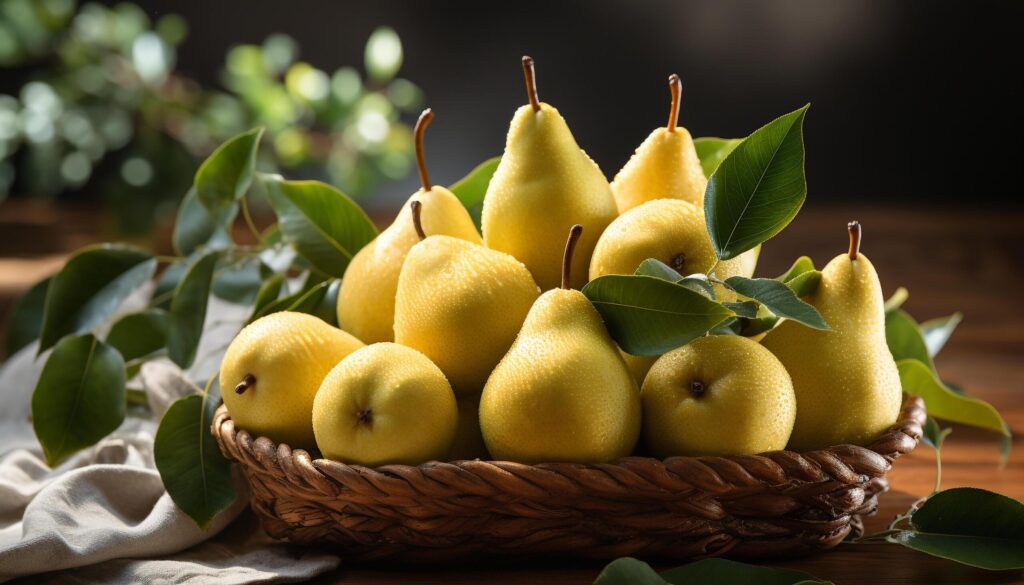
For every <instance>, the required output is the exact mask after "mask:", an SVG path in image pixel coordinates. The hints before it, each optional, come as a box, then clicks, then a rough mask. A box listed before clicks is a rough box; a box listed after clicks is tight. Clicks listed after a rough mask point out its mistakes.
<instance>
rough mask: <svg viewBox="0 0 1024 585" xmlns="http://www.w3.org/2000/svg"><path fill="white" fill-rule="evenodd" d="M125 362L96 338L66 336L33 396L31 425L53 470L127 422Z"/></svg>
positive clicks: (90, 336) (44, 368) (115, 351)
mask: <svg viewBox="0 0 1024 585" xmlns="http://www.w3.org/2000/svg"><path fill="white" fill-rule="evenodd" d="M125 409H126V400H125V373H124V359H122V358H121V355H120V354H119V353H117V350H116V349H114V348H112V347H110V346H109V345H106V344H105V343H103V342H101V341H99V340H97V339H96V338H95V337H94V336H92V335H79V336H68V337H64V338H63V339H61V340H60V342H59V343H57V346H56V347H54V349H53V353H51V354H50V356H49V357H48V358H47V360H46V364H45V365H44V366H43V372H42V374H41V375H40V376H39V382H38V383H37V384H36V389H35V392H33V394H32V426H33V428H34V429H35V432H36V437H37V438H38V439H39V444H40V445H42V447H43V453H44V454H45V455H46V464H47V465H49V466H50V467H53V466H55V465H57V464H58V463H60V462H61V461H63V460H64V459H66V458H67V457H68V456H69V455H71V454H73V453H75V452H77V451H79V450H81V449H84V448H86V447H89V446H91V445H95V444H96V442H97V441H99V440H100V439H102V438H103V437H105V436H107V435H109V434H110V433H111V432H113V431H114V429H116V428H117V427H119V426H121V423H122V422H123V421H124V414H125Z"/></svg>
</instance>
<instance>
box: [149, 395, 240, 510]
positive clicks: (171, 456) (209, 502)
mask: <svg viewBox="0 0 1024 585" xmlns="http://www.w3.org/2000/svg"><path fill="white" fill-rule="evenodd" d="M218 399H219V396H218V395H217V394H215V393H213V392H211V394H209V395H205V396H201V395H196V394H193V395H192V396H186V397H184V398H180V399H178V400H177V401H175V402H174V404H172V405H171V407H170V408H168V409H167V412H166V413H164V416H163V418H162V419H161V420H160V427H159V428H158V429H157V432H156V440H155V442H154V444H153V459H154V461H155V463H156V468H157V471H159V472H160V478H161V479H162V480H163V482H164V487H165V488H166V489H167V493H168V494H170V496H171V499H172V500H174V503H175V504H177V506H178V507H179V508H181V510H182V511H183V512H185V513H186V514H188V516H189V517H190V518H192V520H194V521H195V523H196V524H198V525H199V527H200V528H202V529H204V530H205V529H206V528H207V527H208V526H209V525H210V521H211V520H213V518H214V517H216V516H217V514H219V513H221V512H223V511H224V510H226V509H227V508H228V507H229V506H231V504H232V503H233V502H234V501H235V498H236V497H237V494H236V493H235V488H234V485H232V483H231V462H230V461H228V460H227V459H225V458H224V456H223V455H221V452H220V448H219V447H218V446H217V441H216V440H215V439H214V438H213V435H212V434H211V433H210V425H211V423H212V421H213V414H214V412H216V410H217V402H218V401H219V400H218Z"/></svg>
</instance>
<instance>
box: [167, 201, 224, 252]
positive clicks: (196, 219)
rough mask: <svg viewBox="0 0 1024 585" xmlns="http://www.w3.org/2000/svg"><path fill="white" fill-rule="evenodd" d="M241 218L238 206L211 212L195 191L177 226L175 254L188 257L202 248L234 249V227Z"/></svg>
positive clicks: (182, 207) (180, 208)
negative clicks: (232, 247) (232, 229)
mask: <svg viewBox="0 0 1024 585" xmlns="http://www.w3.org/2000/svg"><path fill="white" fill-rule="evenodd" d="M237 215H238V204H237V203H235V202H233V201H232V202H231V204H229V205H225V206H221V207H219V208H218V209H217V211H216V212H210V211H209V210H208V209H207V208H206V207H205V206H203V204H202V203H200V202H199V197H198V195H196V189H195V187H192V188H191V189H189V190H188V193H186V194H185V198H184V199H182V201H181V205H180V206H178V218H177V220H175V222H174V235H173V242H174V250H175V251H176V252H177V253H178V254H180V255H182V256H188V255H189V254H191V253H193V252H195V251H196V249H198V248H199V247H201V246H205V247H207V248H211V249H215V250H222V249H224V248H227V247H228V246H230V245H231V233H230V227H231V224H232V223H233V222H234V221H235V216H237Z"/></svg>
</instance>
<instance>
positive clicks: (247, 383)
mask: <svg viewBox="0 0 1024 585" xmlns="http://www.w3.org/2000/svg"><path fill="white" fill-rule="evenodd" d="M255 385H256V376H253V375H252V374H246V375H245V377H244V378H242V381H241V382H239V383H238V385H237V386H235V394H245V391H246V390H248V389H249V388H252V387H253V386H255Z"/></svg>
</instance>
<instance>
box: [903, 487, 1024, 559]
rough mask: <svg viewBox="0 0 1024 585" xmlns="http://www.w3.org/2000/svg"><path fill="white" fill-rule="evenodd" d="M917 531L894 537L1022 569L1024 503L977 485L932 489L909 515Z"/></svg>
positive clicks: (935, 551) (940, 553)
mask: <svg viewBox="0 0 1024 585" xmlns="http://www.w3.org/2000/svg"><path fill="white" fill-rule="evenodd" d="M910 525H911V527H912V528H913V530H903V531H900V532H897V533H896V534H893V535H890V536H888V537H887V539H888V540H889V541H890V542H894V543H896V544H901V545H903V546H905V547H908V548H911V549H914V550H916V551H920V552H923V553H926V554H929V555H932V556H936V557H940V558H944V559H949V560H952V561H956V562H958V563H962V564H965V565H970V566H972V567H979V568H982V569H988V570H990V571H999V570H1007V569H1021V568H1024V504H1022V503H1020V502H1018V501H1017V500H1014V499H1013V498H1009V497H1006V496H1004V495H1002V494H997V493H994V492H990V491H987V490H983V489H978V488H966V487H965V488H953V489H948V490H943V491H941V492H937V493H935V494H932V495H931V496H930V497H929V498H928V499H927V500H925V502H924V504H922V505H921V507H920V508H918V509H917V510H915V511H914V512H913V514H912V515H911V516H910Z"/></svg>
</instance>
